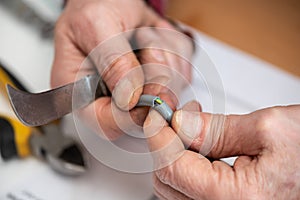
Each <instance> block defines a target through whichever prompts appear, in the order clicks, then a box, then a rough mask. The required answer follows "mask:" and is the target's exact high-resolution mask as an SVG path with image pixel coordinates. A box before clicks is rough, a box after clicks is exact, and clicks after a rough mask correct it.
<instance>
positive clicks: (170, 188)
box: [144, 105, 300, 199]
mask: <svg viewBox="0 0 300 200" xmlns="http://www.w3.org/2000/svg"><path fill="white" fill-rule="evenodd" d="M194 108H196V109H194V110H195V111H194V112H193V111H191V106H189V109H188V111H187V110H186V109H185V108H183V110H180V111H177V112H176V113H175V115H174V117H173V121H172V126H173V127H174V129H175V132H176V133H177V135H176V133H175V132H174V131H173V129H172V128H170V127H169V126H167V125H166V124H165V123H164V127H163V128H162V129H158V128H157V127H159V126H158V124H163V119H162V118H161V116H160V115H159V114H158V113H156V112H155V111H151V112H150V114H149V116H148V118H147V120H146V122H145V125H144V126H145V128H144V129H145V134H146V135H151V134H152V135H153V134H154V132H155V133H156V135H155V136H152V137H150V138H149V139H148V143H149V147H150V150H151V151H152V152H159V150H162V149H163V147H165V148H166V147H167V146H172V147H171V148H172V149H173V150H171V151H170V150H168V151H166V150H163V151H161V153H160V157H159V156H158V157H157V153H156V157H155V158H156V159H155V161H156V164H157V165H156V166H157V167H159V165H160V163H161V161H165V160H166V157H174V152H176V154H177V157H178V159H177V160H176V161H174V162H173V163H172V164H170V165H168V166H163V167H162V168H161V169H158V170H157V171H156V172H155V174H154V189H155V192H156V194H157V196H158V197H160V198H161V199H299V196H300V181H299V180H300V156H299V155H300V106H288V107H274V108H268V109H264V110H259V111H256V112H253V113H251V114H247V115H229V116H226V117H225V116H222V115H212V114H208V113H200V112H199V107H198V108H197V106H195V105H194ZM220 128H222V129H220ZM212 130H213V131H212ZM153 131H154V132H153ZM177 136H180V138H181V139H182V138H183V141H185V143H189V144H190V145H189V150H185V149H184V146H183V143H180V142H179V141H181V140H179V139H176V138H178V137H177ZM171 141H173V142H171ZM174 141H176V142H174ZM207 143H209V144H210V145H207ZM171 144H173V145H171ZM175 146H177V151H174V147H175ZM203 146H205V148H203ZM208 150H209V154H208V155H207V157H210V158H212V159H215V161H213V162H210V161H209V160H208V159H207V158H205V157H204V156H202V155H201V154H199V153H198V152H199V151H200V152H203V151H208ZM170 152H171V153H173V155H171V154H168V153H170ZM162 156H163V157H162ZM231 156H238V158H237V159H236V161H235V163H234V165H233V166H229V165H228V164H226V163H225V162H223V161H220V160H218V159H220V158H224V157H231ZM158 161H159V162H158Z"/></svg>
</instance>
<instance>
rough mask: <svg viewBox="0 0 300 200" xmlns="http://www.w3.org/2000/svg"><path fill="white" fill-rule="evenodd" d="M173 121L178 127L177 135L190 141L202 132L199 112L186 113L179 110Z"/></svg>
mask: <svg viewBox="0 0 300 200" xmlns="http://www.w3.org/2000/svg"><path fill="white" fill-rule="evenodd" d="M175 121H176V123H177V124H178V127H179V133H180V134H183V135H186V136H187V137H189V138H190V139H195V138H196V137H197V136H198V135H199V134H200V133H201V130H202V125H203V123H202V119H201V117H200V114H199V112H187V111H183V110H180V111H178V112H177V113H176V115H175Z"/></svg>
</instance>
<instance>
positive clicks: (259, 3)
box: [167, 0, 300, 76]
mask: <svg viewBox="0 0 300 200" xmlns="http://www.w3.org/2000/svg"><path fill="white" fill-rule="evenodd" d="M167 14H168V16H170V17H172V18H175V19H178V20H180V21H182V22H184V23H186V24H188V25H191V26H192V27H194V28H196V29H198V30H201V31H203V32H205V33H207V34H208V35H210V36H213V37H215V38H217V39H219V40H221V41H223V42H226V43H228V44H230V45H232V46H234V47H237V48H239V49H241V50H244V51H246V52H248V53H251V54H253V55H255V56H257V57H259V58H261V59H263V60H265V61H268V62H270V63H272V64H274V65H276V66H279V67H280V68H282V69H284V70H286V71H288V72H289V73H292V74H294V75H297V76H300V59H299V57H300V1H299V0H243V1H241V0H226V1H224V0H188V1H182V0H169V1H168V6H167Z"/></svg>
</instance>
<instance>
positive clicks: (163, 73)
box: [136, 20, 190, 108]
mask: <svg viewBox="0 0 300 200" xmlns="http://www.w3.org/2000/svg"><path fill="white" fill-rule="evenodd" d="M158 25H159V26H162V27H164V28H168V30H167V29H157V28H156V29H154V28H149V29H142V30H138V31H137V33H136V40H137V43H138V46H139V47H140V48H141V49H142V50H141V51H140V52H139V60H140V62H141V63H142V64H143V70H144V75H145V79H146V86H145V88H144V93H146V94H152V95H159V96H160V95H161V94H164V96H165V97H166V99H164V100H165V101H166V102H167V103H168V104H169V105H170V106H171V107H173V108H176V106H177V104H178V100H177V99H178V96H179V95H180V92H181V90H182V89H183V88H184V86H185V85H188V84H189V81H190V78H189V77H190V73H189V72H188V71H186V69H190V65H189V64H188V62H184V59H182V58H181V57H180V56H178V55H176V53H177V52H178V49H180V48H184V47H182V46H181V47H178V46H177V45H174V42H173V40H172V39H170V38H166V36H165V35H169V37H171V38H172V37H173V39H175V40H176V38H175V37H174V35H175V34H174V33H173V32H171V31H169V30H170V29H173V27H172V26H171V25H170V24H169V23H167V22H164V20H161V21H160V22H159V23H158ZM164 31H166V32H167V33H164ZM187 51H188V50H187ZM160 97H161V96H160ZM161 98H162V97H161Z"/></svg>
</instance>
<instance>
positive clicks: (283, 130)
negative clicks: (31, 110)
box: [51, 0, 300, 199]
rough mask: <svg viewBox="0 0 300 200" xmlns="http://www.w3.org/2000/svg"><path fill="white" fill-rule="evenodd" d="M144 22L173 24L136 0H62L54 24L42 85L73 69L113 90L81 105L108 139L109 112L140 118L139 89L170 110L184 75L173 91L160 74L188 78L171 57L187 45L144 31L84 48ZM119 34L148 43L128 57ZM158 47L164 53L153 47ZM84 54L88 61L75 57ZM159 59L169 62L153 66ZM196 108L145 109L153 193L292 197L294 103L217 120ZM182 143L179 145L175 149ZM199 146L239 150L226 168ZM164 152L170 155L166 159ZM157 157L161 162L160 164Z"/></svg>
mask: <svg viewBox="0 0 300 200" xmlns="http://www.w3.org/2000/svg"><path fill="white" fill-rule="evenodd" d="M147 26H151V27H158V28H164V30H166V29H168V30H174V29H175V28H174V27H173V26H172V25H171V24H169V23H168V22H167V21H166V20H164V19H162V18H161V17H160V16H158V15H157V14H156V13H155V12H154V11H152V10H151V9H150V8H149V7H147V5H145V3H144V1H142V0H103V1H99V0H85V1H82V0H69V1H68V4H67V7H66V8H65V11H64V12H63V14H62V16H61V18H60V19H59V21H58V23H57V27H56V33H55V60H54V64H53V70H52V80H51V84H52V87H57V86H60V85H64V84H66V83H69V82H73V81H74V80H76V79H77V76H84V75H86V74H91V73H95V72H98V73H99V74H101V75H102V77H103V79H104V81H105V82H106V84H107V86H108V88H109V89H110V91H112V94H113V96H112V98H109V97H107V98H101V99H98V100H96V101H95V102H94V103H93V104H92V105H90V106H89V107H88V108H87V109H86V110H85V115H87V117H86V118H87V119H90V118H89V116H90V115H91V113H92V112H95V113H96V115H97V116H96V119H94V120H88V123H90V124H91V126H92V127H96V124H98V123H99V124H100V126H101V127H102V130H103V132H104V133H105V134H106V137H108V138H109V139H115V138H117V137H118V136H120V135H121V134H122V132H123V131H122V130H121V129H120V128H119V126H118V124H117V123H116V121H115V120H114V114H113V112H112V110H115V111H116V112H117V114H116V113H115V115H118V114H120V116H122V113H123V112H124V110H130V113H131V117H132V119H133V120H134V121H135V122H137V123H138V124H143V122H144V120H145V117H146V114H147V112H148V111H147V110H145V109H140V108H134V106H135V104H136V103H137V101H138V99H139V97H140V95H141V94H142V93H147V94H152V95H160V96H161V98H163V99H164V100H166V101H167V103H168V104H169V105H171V106H172V107H173V108H175V107H176V104H177V101H176V98H175V97H174V96H176V95H175V94H176V93H177V91H179V90H180V89H181V88H182V87H184V85H185V84H186V82H184V81H183V82H180V81H179V83H177V84H178V86H177V87H176V89H174V90H170V85H173V84H174V83H172V84H170V80H174V76H176V73H174V71H176V72H177V73H178V74H182V75H183V77H185V78H186V80H190V78H191V75H190V67H189V63H188V62H187V61H186V60H185V59H182V58H180V57H179V56H177V55H176V54H179V55H182V57H185V58H187V59H188V58H189V57H190V56H191V55H192V51H193V47H192V43H191V42H190V41H188V40H183V39H180V40H179V39H177V38H176V37H175V38H174V37H170V36H169V35H164V33H159V31H158V32H157V31H155V30H153V29H149V30H148V31H141V32H139V31H137V32H136V33H135V34H134V35H130V36H129V37H126V36H122V35H121V36H118V37H117V43H116V44H117V45H103V46H104V47H102V48H100V49H98V48H97V50H96V51H93V53H91V54H90V52H91V51H92V50H93V49H94V48H95V47H96V46H97V45H98V44H99V43H105V41H106V40H107V39H109V38H111V37H112V36H114V35H118V34H119V33H121V32H125V31H127V30H130V29H134V28H139V27H147ZM129 38H130V39H132V38H135V40H136V43H137V46H138V47H141V46H142V47H155V49H153V48H143V49H141V51H140V52H139V56H138V57H136V55H135V54H134V53H133V51H132V50H131V46H130V44H129V42H128V41H129V40H130V39H129ZM174 41H176V42H174ZM108 44H110V43H108ZM162 45H163V46H162ZM162 48H164V49H171V50H172V51H173V53H170V51H163V50H158V49H162ZM120 49H121V50H120ZM124 52H125V53H124ZM87 56H89V59H90V60H89V61H88V62H84V61H85V59H86V57H87ZM82 63H85V64H82ZM86 63H88V64H86ZM147 63H152V64H153V63H154V65H152V66H150V67H145V66H144V65H143V64H147ZM83 65H84V66H83ZM140 65H142V67H140ZM162 65H163V66H171V67H165V68H163V69H164V70H161V69H162ZM158 69H159V70H158ZM174 74H175V75H174ZM175 80H176V78H175ZM145 84H146V85H145ZM144 85H145V86H144ZM112 102H113V103H112ZM133 108H134V109H133ZM94 109H96V111H95V110H94ZM200 111H201V108H200V106H199V105H198V104H196V103H191V104H188V105H186V106H185V107H184V108H183V110H180V111H177V112H176V113H175V115H174V118H173V121H172V127H173V128H170V127H169V126H168V125H167V124H166V123H165V121H164V120H163V119H162V118H161V116H160V115H159V114H157V113H156V112H155V111H151V112H150V114H149V115H148V118H147V120H146V121H145V124H144V132H145V134H146V135H148V136H149V138H148V142H149V148H150V150H151V151H152V152H158V154H156V156H155V157H154V158H155V161H156V163H157V167H158V170H157V171H156V172H155V174H154V180H155V181H154V188H155V191H156V194H157V196H159V197H160V198H161V199H189V198H193V199H241V198H246V199H286V198H288V199H293V198H294V199H297V198H298V197H299V196H300V194H299V191H300V186H299V181H298V180H299V176H300V172H299V170H300V164H299V163H300V157H299V152H300V142H299V141H300V136H299V131H300V127H299V122H300V118H299V116H300V115H299V113H300V108H299V106H292V107H286V108H281V107H280V108H279V107H278V108H271V109H266V110H262V111H257V112H254V113H252V114H249V115H245V116H227V117H225V116H222V115H216V116H215V115H211V114H207V113H201V112H200ZM142 116H144V117H142ZM183 119H184V120H183ZM122 120H124V119H122ZM125 124H126V123H125ZM174 141H175V142H174ZM169 144H173V145H174V144H175V145H174V146H172V145H171V150H170V151H168V150H167V151H160V150H161V149H163V148H164V147H168V146H169ZM185 146H188V147H189V149H188V150H185ZM173 147H174V148H173ZM166 149H168V148H166ZM161 152H162V153H161ZM199 152H200V153H202V154H203V155H206V153H208V152H209V154H208V155H207V156H209V157H210V158H212V159H219V158H222V157H228V156H239V157H238V159H237V160H236V162H235V164H234V166H233V167H230V166H229V165H227V164H225V163H224V162H222V161H214V162H212V163H211V162H210V161H209V160H208V159H206V158H205V157H203V156H202V155H200V154H199ZM160 153H161V154H160ZM174 156H178V157H176V158H178V159H176V160H175V161H174V160H172V159H171V160H170V161H168V158H173V157H174ZM172 161H174V162H172ZM168 162H170V163H168ZM166 163H167V164H169V165H166V166H165V165H164V164H166Z"/></svg>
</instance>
